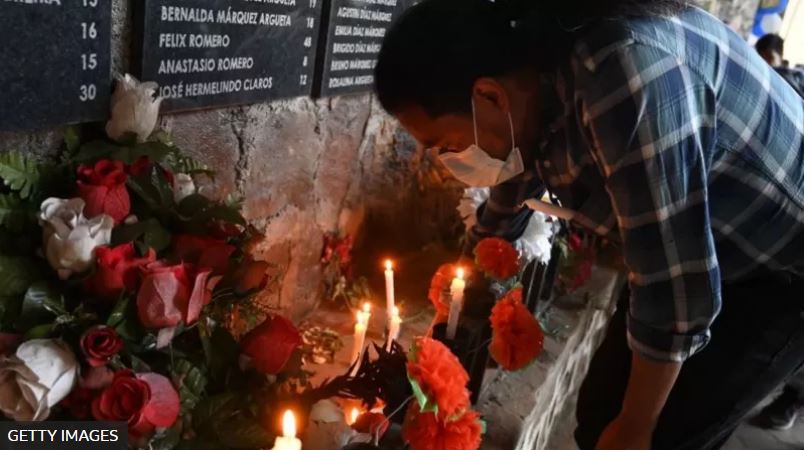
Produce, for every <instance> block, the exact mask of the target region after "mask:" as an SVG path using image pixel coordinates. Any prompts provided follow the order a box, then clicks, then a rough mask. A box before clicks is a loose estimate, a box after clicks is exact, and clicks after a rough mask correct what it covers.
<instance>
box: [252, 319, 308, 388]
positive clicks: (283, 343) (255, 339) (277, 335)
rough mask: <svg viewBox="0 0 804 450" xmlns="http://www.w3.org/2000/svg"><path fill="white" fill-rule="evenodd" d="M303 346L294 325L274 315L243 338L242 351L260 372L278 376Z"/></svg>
mask: <svg viewBox="0 0 804 450" xmlns="http://www.w3.org/2000/svg"><path fill="white" fill-rule="evenodd" d="M301 344H302V337H301V334H299V330H297V329H296V327H295V326H293V323H291V322H290V321H289V320H288V319H286V318H284V317H282V316H279V315H274V316H269V317H268V318H267V319H265V321H264V322H263V323H261V324H259V325H257V327H256V328H254V329H253V330H251V331H249V332H248V333H246V335H245V336H243V339H242V340H241V341H240V351H241V353H242V354H243V355H244V356H246V357H247V358H248V360H249V361H250V363H251V365H252V366H253V367H254V368H255V369H257V371H258V372H260V373H265V374H269V375H276V374H278V373H279V372H281V371H282V369H284V368H285V365H286V364H287V363H288V361H289V360H290V357H291V356H292V355H293V352H294V351H296V349H297V348H299V346H300V345H301Z"/></svg>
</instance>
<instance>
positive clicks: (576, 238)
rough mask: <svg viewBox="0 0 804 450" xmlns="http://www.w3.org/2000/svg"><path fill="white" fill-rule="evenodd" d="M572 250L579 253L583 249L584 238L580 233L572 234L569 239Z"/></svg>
mask: <svg viewBox="0 0 804 450" xmlns="http://www.w3.org/2000/svg"><path fill="white" fill-rule="evenodd" d="M567 243H568V244H569V247H570V250H572V251H574V252H577V251H579V250H580V249H581V248H583V238H582V237H581V235H580V234H578V233H571V234H570V235H569V238H568V239H567Z"/></svg>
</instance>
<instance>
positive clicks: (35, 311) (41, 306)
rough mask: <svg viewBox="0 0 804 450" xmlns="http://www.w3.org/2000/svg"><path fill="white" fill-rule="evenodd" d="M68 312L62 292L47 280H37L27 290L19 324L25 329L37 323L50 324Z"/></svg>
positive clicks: (21, 328) (20, 327)
mask: <svg viewBox="0 0 804 450" xmlns="http://www.w3.org/2000/svg"><path fill="white" fill-rule="evenodd" d="M66 314H67V310H66V309H65V308H64V297H62V295H61V293H60V292H59V291H58V290H57V289H55V288H54V287H53V286H50V285H49V284H48V283H47V282H46V281H37V282H36V283H34V284H32V285H31V287H29V288H28V291H27V292H25V297H24V298H23V299H22V311H21V312H20V317H19V319H18V320H17V326H18V327H19V329H20V330H24V329H28V328H31V327H33V326H36V325H42V324H50V323H52V322H53V320H54V318H56V317H59V316H64V315H66Z"/></svg>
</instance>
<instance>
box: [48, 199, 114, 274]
mask: <svg viewBox="0 0 804 450" xmlns="http://www.w3.org/2000/svg"><path fill="white" fill-rule="evenodd" d="M83 211H84V201H83V200H81V199H80V198H73V199H69V200H64V199H60V198H49V199H47V200H45V201H44V202H42V206H41V208H40V214H39V223H40V224H41V225H42V228H43V239H42V241H43V243H44V247H45V257H46V258H47V261H48V262H49V263H50V266H51V267H53V269H55V270H56V271H57V272H58V274H59V278H61V279H62V280H66V279H67V278H69V277H70V275H72V274H73V273H80V272H84V271H86V270H88V269H89V268H90V267H92V263H93V262H94V260H95V248H97V247H98V246H100V245H106V244H108V243H109V242H110V241H111V240H112V228H113V227H114V220H113V219H112V218H111V217H109V216H108V215H106V214H101V215H99V216H97V217H95V218H93V219H92V220H87V219H86V218H85V217H84V215H83Z"/></svg>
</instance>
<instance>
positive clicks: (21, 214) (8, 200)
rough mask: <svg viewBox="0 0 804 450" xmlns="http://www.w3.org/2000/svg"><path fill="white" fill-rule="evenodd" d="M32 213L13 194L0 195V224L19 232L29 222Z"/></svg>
mask: <svg viewBox="0 0 804 450" xmlns="http://www.w3.org/2000/svg"><path fill="white" fill-rule="evenodd" d="M32 216H33V211H32V210H31V209H30V208H29V207H28V205H27V204H25V203H23V202H22V201H21V200H20V199H19V197H17V196H16V195H14V194H0V224H2V225H3V226H5V227H6V228H8V229H9V230H10V231H13V232H20V231H22V230H23V228H25V225H27V224H28V223H30V222H31V218H32Z"/></svg>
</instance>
